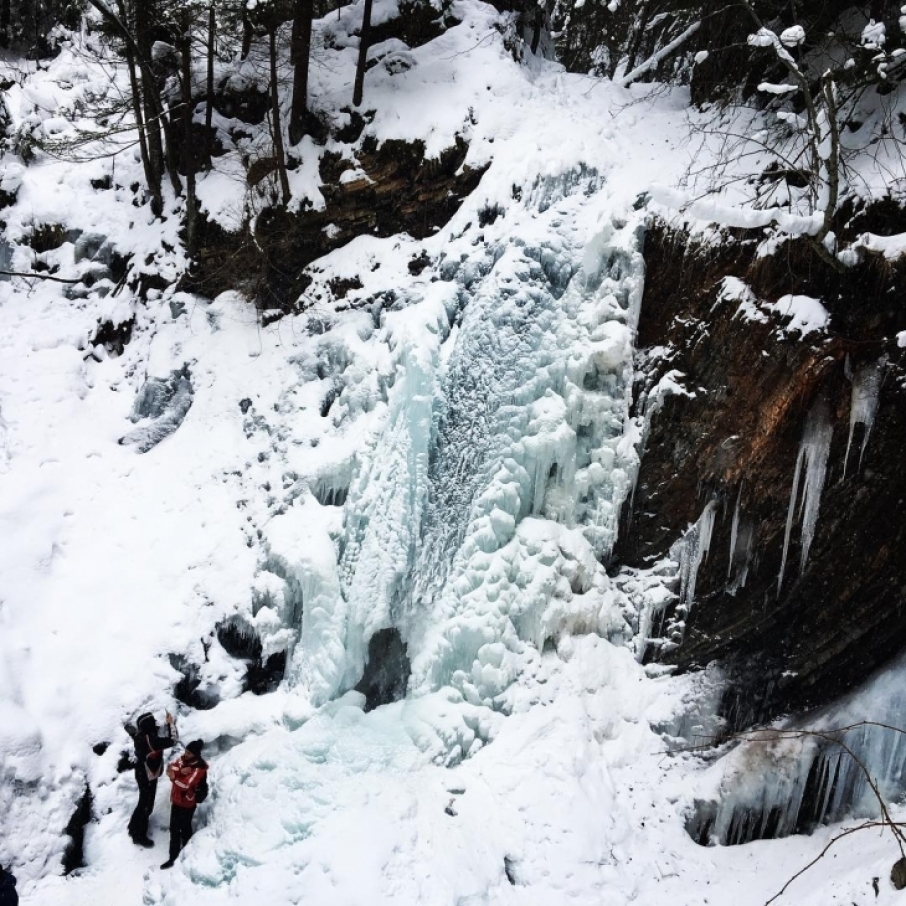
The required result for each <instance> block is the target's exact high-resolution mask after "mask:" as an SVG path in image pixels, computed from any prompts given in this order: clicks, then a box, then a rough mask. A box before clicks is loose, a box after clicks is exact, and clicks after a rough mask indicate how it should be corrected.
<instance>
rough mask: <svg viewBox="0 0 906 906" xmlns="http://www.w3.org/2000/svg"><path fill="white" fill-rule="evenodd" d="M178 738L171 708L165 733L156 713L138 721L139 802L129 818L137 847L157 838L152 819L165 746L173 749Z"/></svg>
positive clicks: (148, 843)
mask: <svg viewBox="0 0 906 906" xmlns="http://www.w3.org/2000/svg"><path fill="white" fill-rule="evenodd" d="M177 739H179V734H178V733H177V732H176V722H175V721H174V720H173V717H172V715H171V714H170V712H169V711H168V712H167V723H166V726H165V727H164V731H163V733H162V732H160V730H159V729H158V726H157V721H156V720H155V719H154V715H153V714H150V713H148V714H142V716H141V717H140V718H139V719H138V720H137V721H136V730H135V736H134V737H133V742H134V743H135V760H136V765H135V782H136V783H137V784H138V805H136V806H135V811H134V812H133V813H132V817H131V818H130V819H129V836H130V837H132V841H133V842H134V843H135V844H136V845H137V846H154V841H153V840H151V838H150V837H149V836H148V820H149V819H150V818H151V812H153V811H154V798H155V796H156V795H157V780H158V778H159V777H160V775H161V774H162V773H163V770H164V749H169V748H170V747H171V746H172V745H174V744H175V743H176V741H177Z"/></svg>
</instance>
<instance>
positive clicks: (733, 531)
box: [727, 482, 742, 579]
mask: <svg viewBox="0 0 906 906" xmlns="http://www.w3.org/2000/svg"><path fill="white" fill-rule="evenodd" d="M740 500H742V482H740V485H739V492H738V493H737V494H736V508H735V509H734V510H733V524H732V525H731V526H730V559H729V561H728V562H727V579H729V578H730V573H732V572H733V562H734V561H735V559H736V540H737V538H738V537H739V502H740Z"/></svg>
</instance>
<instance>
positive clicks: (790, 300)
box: [765, 295, 830, 337]
mask: <svg viewBox="0 0 906 906" xmlns="http://www.w3.org/2000/svg"><path fill="white" fill-rule="evenodd" d="M765 308H767V309H769V310H770V311H773V312H776V313H777V314H779V315H780V316H781V317H783V318H784V319H786V318H789V319H790V320H789V323H788V324H786V325H785V326H784V330H785V331H786V332H787V333H790V332H792V331H797V332H798V333H799V334H801V335H802V336H803V337H805V336H807V335H808V334H810V333H814V332H816V331H820V330H824V328H825V327H827V324H828V321H829V320H830V316H829V315H828V312H827V309H826V308H825V307H824V306H823V305H822V304H821V300H820V299H814V298H812V297H811V296H802V295H786V296H781V297H780V298H779V299H778V300H777V301H776V302H772V303H768V304H765Z"/></svg>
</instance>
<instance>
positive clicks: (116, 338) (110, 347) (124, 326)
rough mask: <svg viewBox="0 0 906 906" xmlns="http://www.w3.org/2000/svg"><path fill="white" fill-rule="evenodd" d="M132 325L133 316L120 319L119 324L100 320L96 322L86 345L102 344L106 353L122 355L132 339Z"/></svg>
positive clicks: (133, 322)
mask: <svg viewBox="0 0 906 906" xmlns="http://www.w3.org/2000/svg"><path fill="white" fill-rule="evenodd" d="M134 327H135V318H134V317H132V318H128V319H127V320H125V321H120V323H119V324H114V323H113V321H101V322H99V323H98V326H97V330H96V331H95V332H94V336H93V337H92V338H91V339H90V340H89V341H88V345H89V346H103V347H104V349H106V350H107V353H108V355H112V356H119V355H122V354H123V352H124V350H125V349H126V346H127V344H128V343H129V341H130V340H131V339H132V331H133V329H134Z"/></svg>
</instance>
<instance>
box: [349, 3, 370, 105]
mask: <svg viewBox="0 0 906 906" xmlns="http://www.w3.org/2000/svg"><path fill="white" fill-rule="evenodd" d="M371 3H372V0H365V9H364V11H363V12H362V30H361V32H360V33H359V62H358V65H357V66H356V68H355V85H354V86H353V89H352V105H353V107H358V106H359V105H360V104H361V103H362V94H363V92H364V91H365V63H366V61H367V58H368V44H369V43H370V40H371Z"/></svg>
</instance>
